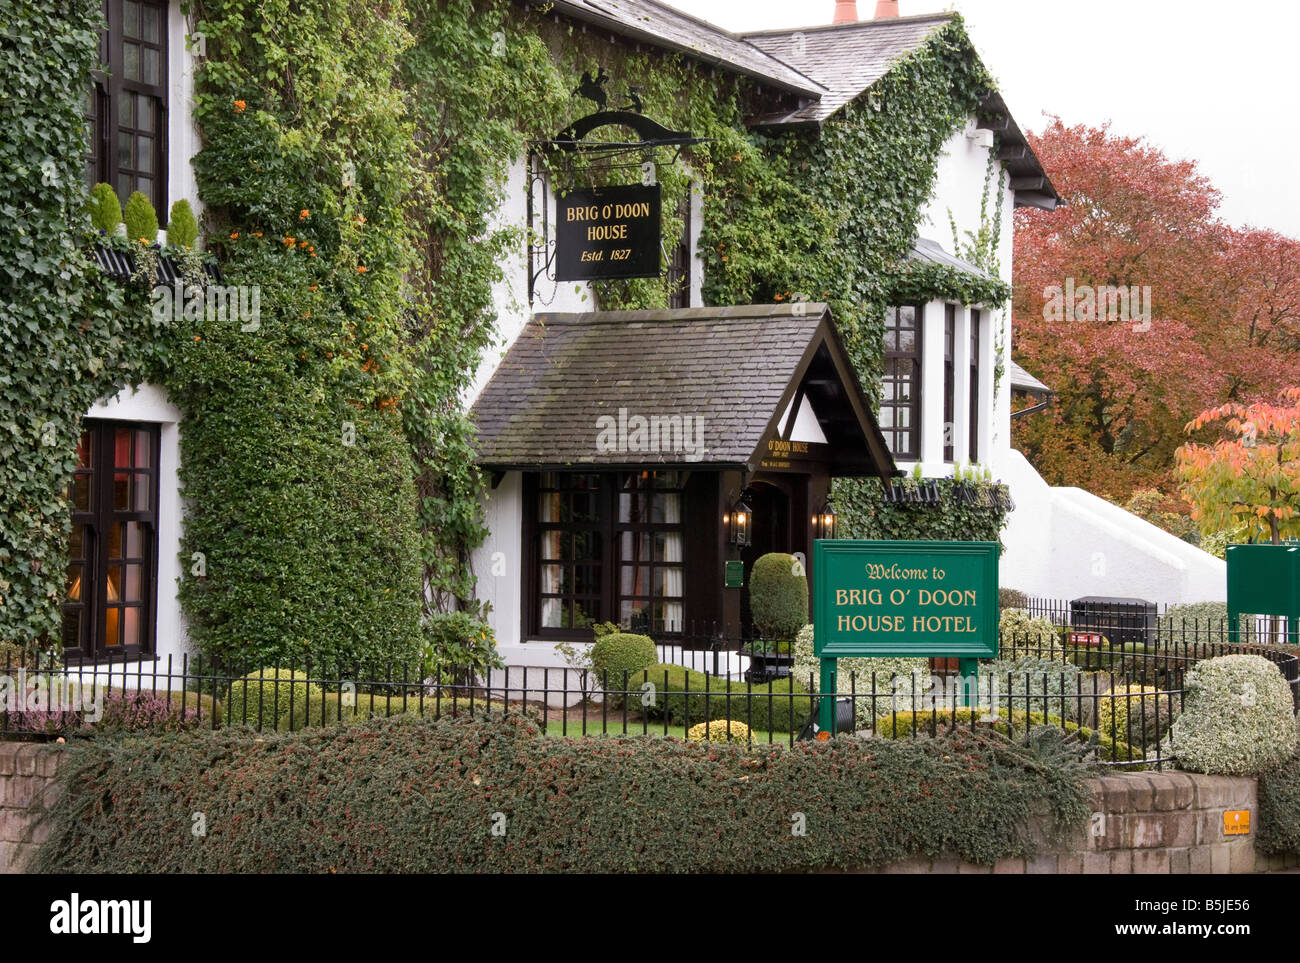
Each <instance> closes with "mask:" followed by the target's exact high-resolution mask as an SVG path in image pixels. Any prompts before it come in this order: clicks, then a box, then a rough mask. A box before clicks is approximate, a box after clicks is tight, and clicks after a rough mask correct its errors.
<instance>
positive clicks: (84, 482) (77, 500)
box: [72, 475, 91, 512]
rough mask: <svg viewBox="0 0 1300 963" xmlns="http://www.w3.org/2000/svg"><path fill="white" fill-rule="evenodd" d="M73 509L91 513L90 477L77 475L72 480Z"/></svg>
mask: <svg viewBox="0 0 1300 963" xmlns="http://www.w3.org/2000/svg"><path fill="white" fill-rule="evenodd" d="M72 507H73V508H74V509H75V510H76V511H79V512H88V511H90V509H91V501H90V476H89V475H77V476H76V477H75V478H74V479H73V480H72Z"/></svg>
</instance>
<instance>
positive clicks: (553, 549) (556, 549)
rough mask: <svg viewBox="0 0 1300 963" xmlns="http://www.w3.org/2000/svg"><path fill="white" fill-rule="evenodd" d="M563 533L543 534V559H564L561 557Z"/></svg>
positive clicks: (550, 532) (549, 532)
mask: <svg viewBox="0 0 1300 963" xmlns="http://www.w3.org/2000/svg"><path fill="white" fill-rule="evenodd" d="M560 539H561V533H560V532H557V531H548V532H542V558H544V559H552V558H562V557H563V556H561V555H560Z"/></svg>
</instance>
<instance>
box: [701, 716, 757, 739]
mask: <svg viewBox="0 0 1300 963" xmlns="http://www.w3.org/2000/svg"><path fill="white" fill-rule="evenodd" d="M686 738H687V739H689V740H690V741H691V742H743V743H748V742H749V741H750V735H749V726H747V725H745V724H744V723H743V722H736V721H734V720H732V719H715V720H714V721H713V722H701V723H700V724H699V725H696V726H691V728H690V729H689V730H687V732H686Z"/></svg>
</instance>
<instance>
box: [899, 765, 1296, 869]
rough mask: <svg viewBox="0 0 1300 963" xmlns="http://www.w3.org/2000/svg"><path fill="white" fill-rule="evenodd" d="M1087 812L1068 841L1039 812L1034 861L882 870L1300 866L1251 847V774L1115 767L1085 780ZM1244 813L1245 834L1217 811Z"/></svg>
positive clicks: (917, 863) (914, 863)
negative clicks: (1052, 835) (1049, 840)
mask: <svg viewBox="0 0 1300 963" xmlns="http://www.w3.org/2000/svg"><path fill="white" fill-rule="evenodd" d="M1088 783H1089V786H1090V787H1091V788H1092V795H1093V817H1092V819H1091V820H1090V822H1089V825H1088V826H1087V827H1085V828H1084V830H1083V831H1082V832H1081V833H1080V834H1079V835H1078V836H1077V837H1076V838H1074V839H1071V840H1068V841H1067V842H1066V843H1064V844H1062V845H1057V846H1050V847H1049V846H1048V845H1047V844H1046V834H1045V833H1044V832H1043V829H1042V825H1041V820H1040V818H1037V817H1035V818H1032V819H1030V833H1031V834H1032V836H1033V838H1034V839H1036V840H1040V841H1042V842H1043V850H1044V851H1043V853H1042V854H1041V855H1039V856H1035V857H1033V858H1032V859H1004V860H1001V861H1000V862H998V863H997V864H996V865H994V866H976V865H974V864H971V863H964V862H961V861H959V860H943V859H937V860H926V859H913V860H907V861H906V862H902V863H895V864H893V865H891V866H887V867H884V868H883V869H881V870H875V872H885V873H931V872H934V873H945V872H946V873H1006V874H1014V873H1112V874H1131V873H1255V872H1269V871H1275V870H1280V869H1287V868H1291V867H1294V866H1297V865H1300V859H1297V858H1296V857H1295V856H1286V857H1281V856H1272V857H1266V856H1263V855H1261V854H1257V853H1256V852H1255V835H1254V833H1255V830H1256V829H1257V827H1258V825H1259V805H1258V802H1257V799H1256V787H1255V780H1254V779H1249V778H1243V777H1238V776H1203V775H1200V774H1196V773H1186V772H1164V773H1157V772H1144V773H1117V774H1115V775H1110V776H1103V777H1101V778H1100V779H1090V780H1089V781H1088ZM1241 809H1244V810H1248V811H1249V812H1250V822H1251V830H1252V831H1251V833H1250V834H1247V835H1233V836H1229V835H1225V834H1224V831H1223V814H1224V812H1226V811H1230V810H1241Z"/></svg>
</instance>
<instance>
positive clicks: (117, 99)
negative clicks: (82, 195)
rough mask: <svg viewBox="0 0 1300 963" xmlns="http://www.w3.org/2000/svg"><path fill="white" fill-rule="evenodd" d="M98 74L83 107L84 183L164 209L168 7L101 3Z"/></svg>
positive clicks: (129, 1) (123, 0)
mask: <svg viewBox="0 0 1300 963" xmlns="http://www.w3.org/2000/svg"><path fill="white" fill-rule="evenodd" d="M103 12H104V18H105V20H106V21H107V23H108V27H107V29H106V30H105V31H104V33H103V35H102V37H101V41H100V60H101V63H102V65H103V67H104V68H106V69H103V70H96V71H94V72H93V73H92V75H91V82H90V90H89V95H88V98H87V104H86V122H87V129H88V134H89V135H90V156H89V158H88V159H87V163H86V176H87V179H88V180H89V181H90V182H91V183H96V182H100V181H103V182H105V183H107V184H111V185H112V186H113V189H114V190H115V191H116V192H117V194H118V197H119V198H120V199H121V201H122V203H123V204H125V203H126V200H127V198H128V197H130V196H131V193H132V192H133V191H140V193H142V194H144V195H145V196H146V197H147V198H149V200H150V201H151V202H152V203H153V206H154V209H155V210H157V211H158V215H159V218H160V219H163V218H165V216H166V211H167V134H166V126H165V125H166V120H167V3H166V0H103Z"/></svg>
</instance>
